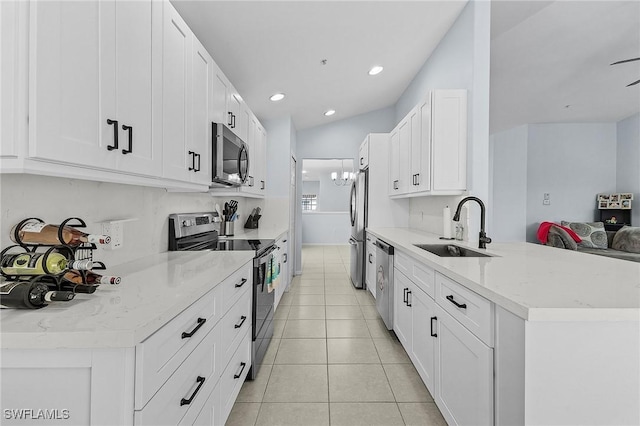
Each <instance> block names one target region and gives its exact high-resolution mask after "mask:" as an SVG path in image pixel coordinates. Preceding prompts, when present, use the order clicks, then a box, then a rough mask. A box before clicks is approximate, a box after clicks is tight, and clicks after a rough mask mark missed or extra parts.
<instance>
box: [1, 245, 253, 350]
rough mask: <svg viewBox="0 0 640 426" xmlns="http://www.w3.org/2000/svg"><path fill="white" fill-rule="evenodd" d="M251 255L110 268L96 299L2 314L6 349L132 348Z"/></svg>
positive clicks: (189, 256) (174, 256)
mask: <svg viewBox="0 0 640 426" xmlns="http://www.w3.org/2000/svg"><path fill="white" fill-rule="evenodd" d="M253 256H254V252H253V251H228V252H227V251H224V252H211V251H197V252H168V253H160V254H157V255H153V256H149V257H146V258H143V259H140V260H136V261H133V262H130V263H125V264H122V265H118V266H114V267H112V268H109V274H110V275H119V276H121V277H122V283H121V284H120V285H116V286H108V285H101V286H100V287H99V288H98V289H97V291H96V292H95V293H93V294H78V295H76V297H75V299H73V300H72V301H70V302H61V303H57V304H53V303H52V304H51V305H49V306H46V307H44V308H42V309H37V310H29V309H28V310H18V309H2V310H1V312H0V331H1V333H0V347H2V348H21V349H26V348H122V347H133V346H135V345H136V344H138V343H140V342H142V341H143V340H144V339H146V338H147V337H149V336H150V335H151V334H153V333H154V332H155V331H156V330H158V329H159V328H160V327H162V326H163V325H164V324H166V323H167V322H169V321H170V320H171V319H172V318H174V317H175V316H176V315H178V314H179V313H180V312H182V311H183V310H184V309H186V308H187V307H189V306H190V305H191V304H193V303H194V302H195V301H197V300H198V299H199V298H200V297H202V296H203V295H204V294H206V293H207V292H208V291H209V290H211V289H213V288H214V287H216V286H217V285H218V284H220V283H221V282H222V281H224V280H225V279H226V278H227V277H228V276H230V275H231V274H233V273H234V272H235V271H237V270H238V269H240V268H241V267H242V266H244V265H245V264H247V262H249V261H251V260H252V259H253Z"/></svg>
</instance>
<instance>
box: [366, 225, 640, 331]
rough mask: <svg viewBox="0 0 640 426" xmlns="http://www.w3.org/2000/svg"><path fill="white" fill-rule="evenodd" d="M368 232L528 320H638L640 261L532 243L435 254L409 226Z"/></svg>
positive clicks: (429, 239)
mask: <svg viewBox="0 0 640 426" xmlns="http://www.w3.org/2000/svg"><path fill="white" fill-rule="evenodd" d="M367 231H368V232H369V233H371V234H373V235H374V236H376V237H378V238H380V239H382V240H384V241H385V242H387V243H389V244H391V245H393V246H394V247H395V248H396V249H397V250H401V251H402V252H404V253H407V254H409V255H410V256H411V257H413V258H415V259H417V260H419V261H421V262H423V263H424V264H426V265H428V266H430V267H432V268H433V269H435V270H436V271H438V272H440V273H442V274H443V275H446V276H448V277H449V278H451V279H453V280H454V281H457V282H458V283H460V284H462V285H463V286H465V287H467V288H468V289H470V290H472V291H474V292H476V293H478V294H480V295H482V296H484V297H485V298H487V299H489V300H491V301H492V302H494V303H496V304H497V305H499V306H501V307H503V308H504V309H506V310H508V311H510V312H512V313H514V314H515V315H517V316H519V317H521V318H523V319H525V320H529V321H640V263H636V262H629V261H625V260H619V259H612V258H607V257H603V256H597V255H592V254H588V253H580V252H576V251H571V250H563V249H557V248H553V247H547V246H543V245H539V244H532V243H491V244H489V245H488V246H487V249H486V250H483V249H478V246H477V243H475V244H473V243H467V242H463V241H452V243H453V244H456V245H460V246H462V247H468V248H470V249H472V250H476V251H481V252H483V253H486V254H489V255H492V256H493V257H468V258H460V257H454V258H452V257H439V256H437V255H435V254H432V253H429V252H427V251H425V250H422V249H420V248H418V247H415V246H414V244H443V243H446V241H443V240H440V239H439V236H438V235H435V234H429V233H426V232H422V231H418V230H414V229H410V228H371V229H369V228H368V229H367Z"/></svg>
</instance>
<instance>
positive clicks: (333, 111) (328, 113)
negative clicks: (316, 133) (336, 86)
mask: <svg viewBox="0 0 640 426" xmlns="http://www.w3.org/2000/svg"><path fill="white" fill-rule="evenodd" d="M335 113H336V110H335V109H330V110H327V111H325V113H324V115H326V116H327V117H329V116H330V115H333V114H335Z"/></svg>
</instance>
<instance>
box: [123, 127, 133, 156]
mask: <svg viewBox="0 0 640 426" xmlns="http://www.w3.org/2000/svg"><path fill="white" fill-rule="evenodd" d="M122 130H128V131H129V148H127V149H123V150H122V153H123V154H130V153H132V152H133V127H132V126H125V125H124V124H123V125H122Z"/></svg>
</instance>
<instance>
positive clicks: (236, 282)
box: [221, 261, 253, 314]
mask: <svg viewBox="0 0 640 426" xmlns="http://www.w3.org/2000/svg"><path fill="white" fill-rule="evenodd" d="M252 285H253V261H251V262H249V263H247V264H246V265H245V266H243V267H242V268H241V269H240V270H238V271H236V272H234V273H233V275H231V276H230V277H229V278H227V279H226V280H224V282H223V283H222V285H221V287H222V309H223V311H224V312H226V311H228V310H229V309H230V308H231V307H232V306H233V305H234V304H235V303H236V301H237V300H238V299H239V298H240V296H241V295H242V294H243V293H244V291H245V290H247V289H248V288H251V286H252ZM224 312H223V314H224Z"/></svg>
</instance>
